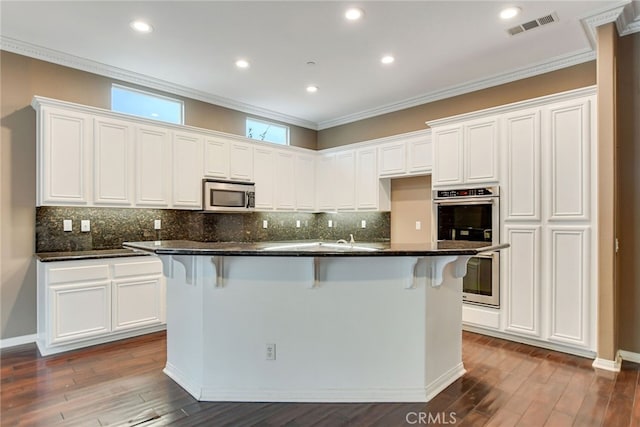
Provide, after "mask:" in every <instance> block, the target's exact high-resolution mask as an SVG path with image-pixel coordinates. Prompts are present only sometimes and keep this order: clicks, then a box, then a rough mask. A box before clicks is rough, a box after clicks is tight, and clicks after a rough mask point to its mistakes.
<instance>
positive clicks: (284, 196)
mask: <svg viewBox="0 0 640 427" xmlns="http://www.w3.org/2000/svg"><path fill="white" fill-rule="evenodd" d="M296 185H297V182H296V172H295V156H294V154H293V153H290V152H284V151H277V152H276V182H275V191H276V209H282V210H290V211H292V210H294V209H295V208H296Z"/></svg>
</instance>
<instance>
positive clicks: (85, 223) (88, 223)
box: [80, 219, 91, 232]
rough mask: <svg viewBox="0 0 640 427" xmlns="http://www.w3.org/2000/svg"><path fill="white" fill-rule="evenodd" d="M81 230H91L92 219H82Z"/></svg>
mask: <svg viewBox="0 0 640 427" xmlns="http://www.w3.org/2000/svg"><path fill="white" fill-rule="evenodd" d="M80 231H82V232H87V231H91V221H89V220H88V219H83V220H82V221H80Z"/></svg>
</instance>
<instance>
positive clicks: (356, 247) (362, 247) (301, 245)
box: [123, 240, 509, 257]
mask: <svg viewBox="0 0 640 427" xmlns="http://www.w3.org/2000/svg"><path fill="white" fill-rule="evenodd" d="M123 246H125V247H127V248H131V249H137V250H142V251H146V252H148V253H155V254H159V255H210V256H213V255H224V256H280V257H282V256H284V257H298V256H303V257H335V256H340V257H348V256H357V257H363V256H366V257H369V256H439V255H477V254H479V253H482V252H493V251H497V250H500V249H505V248H508V247H509V244H507V243H505V244H500V245H493V246H491V245H489V244H487V243H486V242H463V241H442V242H434V243H427V244H389V243H354V244H353V245H351V244H348V243H347V244H344V243H342V244H337V243H336V242H333V241H332V242H327V241H319V240H307V241H293V242H257V243H238V242H195V241H191V240H161V241H149V242H125V243H124V244H123Z"/></svg>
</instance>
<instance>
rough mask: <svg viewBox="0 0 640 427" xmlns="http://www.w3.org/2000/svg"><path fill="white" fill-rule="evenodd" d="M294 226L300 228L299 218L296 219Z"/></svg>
mask: <svg viewBox="0 0 640 427" xmlns="http://www.w3.org/2000/svg"><path fill="white" fill-rule="evenodd" d="M296 228H300V220H299V219H296Z"/></svg>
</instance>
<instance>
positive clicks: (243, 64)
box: [236, 59, 249, 68]
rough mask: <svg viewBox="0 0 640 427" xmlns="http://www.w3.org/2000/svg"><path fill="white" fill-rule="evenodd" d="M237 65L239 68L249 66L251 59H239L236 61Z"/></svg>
mask: <svg viewBox="0 0 640 427" xmlns="http://www.w3.org/2000/svg"><path fill="white" fill-rule="evenodd" d="M236 67H238V68H249V61H247V60H246V59H238V60H237V61H236Z"/></svg>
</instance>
